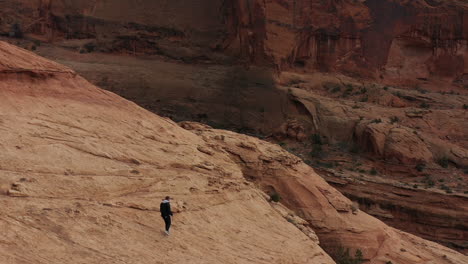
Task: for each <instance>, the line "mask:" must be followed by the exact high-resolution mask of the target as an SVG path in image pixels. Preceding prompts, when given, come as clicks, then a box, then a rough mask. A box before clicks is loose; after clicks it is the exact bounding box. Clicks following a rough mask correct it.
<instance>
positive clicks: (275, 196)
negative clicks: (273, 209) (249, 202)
mask: <svg viewBox="0 0 468 264" xmlns="http://www.w3.org/2000/svg"><path fill="white" fill-rule="evenodd" d="M270 200H271V201H273V202H275V203H278V202H279V201H281V196H280V195H279V193H277V192H274V193H272V194H271V195H270Z"/></svg>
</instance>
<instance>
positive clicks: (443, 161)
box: [437, 157, 450, 168]
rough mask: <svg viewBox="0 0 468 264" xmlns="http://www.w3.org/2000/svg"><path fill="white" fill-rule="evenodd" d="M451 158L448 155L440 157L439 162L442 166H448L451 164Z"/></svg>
mask: <svg viewBox="0 0 468 264" xmlns="http://www.w3.org/2000/svg"><path fill="white" fill-rule="evenodd" d="M449 161H450V160H449V159H448V158H447V157H443V158H440V159H439V160H437V163H438V164H439V165H440V166H441V167H442V168H448V166H449Z"/></svg>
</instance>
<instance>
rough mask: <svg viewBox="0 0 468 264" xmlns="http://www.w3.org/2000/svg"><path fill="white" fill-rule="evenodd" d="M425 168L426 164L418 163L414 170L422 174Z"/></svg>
mask: <svg viewBox="0 0 468 264" xmlns="http://www.w3.org/2000/svg"><path fill="white" fill-rule="evenodd" d="M425 168H426V164H424V163H419V164H418V165H416V167H415V169H416V170H417V171H419V172H422V171H423V170H424V169H425Z"/></svg>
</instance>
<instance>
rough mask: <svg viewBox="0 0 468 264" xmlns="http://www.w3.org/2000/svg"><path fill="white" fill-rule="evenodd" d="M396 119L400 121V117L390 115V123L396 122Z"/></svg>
mask: <svg viewBox="0 0 468 264" xmlns="http://www.w3.org/2000/svg"><path fill="white" fill-rule="evenodd" d="M398 121H400V119H399V118H398V116H392V117H390V123H392V124H393V123H397V122H398Z"/></svg>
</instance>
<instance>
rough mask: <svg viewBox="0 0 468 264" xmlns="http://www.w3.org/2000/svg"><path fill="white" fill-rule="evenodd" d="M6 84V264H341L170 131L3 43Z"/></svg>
mask: <svg viewBox="0 0 468 264" xmlns="http://www.w3.org/2000/svg"><path fill="white" fill-rule="evenodd" d="M0 78H1V80H2V81H1V82H0V91H1V92H0V102H1V104H0V113H1V115H0V129H1V130H2V133H1V137H2V140H1V143H0V146H1V149H2V151H1V153H0V204H1V207H2V210H1V212H0V230H1V231H2V236H1V238H0V259H1V261H0V262H2V263H18V264H19V263H47V264H50V263H169V262H170V263H334V261H333V260H332V259H331V258H330V257H329V256H328V255H327V254H326V253H325V252H324V251H323V250H322V249H321V248H320V247H319V246H318V245H317V241H316V240H314V235H313V232H312V231H311V230H309V229H307V228H306V227H304V226H303V227H302V229H303V230H302V231H301V230H300V229H298V227H297V226H299V225H297V226H295V225H293V224H291V223H289V222H288V221H287V220H286V219H285V216H284V215H283V214H284V212H285V210H284V209H283V210H279V209H275V207H272V206H271V205H270V204H269V203H268V201H267V199H266V198H265V195H264V194H263V193H262V192H261V191H259V190H258V189H256V188H255V187H254V186H253V185H252V184H250V183H248V182H247V181H246V180H245V177H244V174H243V172H242V170H241V167H239V166H238V165H237V164H236V163H235V162H233V161H232V160H231V158H230V157H229V156H228V155H226V154H225V153H224V152H214V153H213V155H209V154H207V151H204V149H205V148H207V149H209V147H208V146H207V143H206V142H204V141H203V140H202V139H201V138H200V137H198V136H196V135H195V134H193V133H191V132H188V131H186V130H184V129H182V128H180V127H179V126H178V125H177V124H175V123H174V122H172V121H170V120H167V119H164V118H161V117H158V116H156V115H154V114H152V113H150V112H148V111H146V110H143V109H142V108H140V107H138V106H136V105H135V104H134V103H131V102H129V101H126V100H124V99H122V98H120V97H118V96H116V95H114V94H112V93H110V92H106V91H103V90H100V89H98V88H96V87H94V86H93V85H91V84H90V83H88V82H87V81H85V80H84V79H82V78H81V77H79V76H77V75H75V74H74V72H73V71H71V70H70V69H68V68H65V67H63V66H60V65H58V64H56V63H53V62H50V61H47V60H44V59H41V58H39V57H37V56H35V55H33V54H32V53H29V52H26V51H24V50H21V49H18V48H16V47H14V46H11V45H8V44H6V43H3V42H0ZM208 153H210V152H208ZM168 194H169V195H173V196H174V197H175V201H174V209H175V211H177V214H176V215H175V222H174V227H173V234H172V236H170V237H165V236H164V235H163V233H162V221H161V218H160V216H159V212H158V210H159V209H158V205H159V202H160V201H161V198H162V197H164V196H165V195H168ZM286 212H287V211H286Z"/></svg>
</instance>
